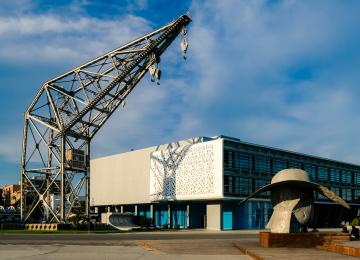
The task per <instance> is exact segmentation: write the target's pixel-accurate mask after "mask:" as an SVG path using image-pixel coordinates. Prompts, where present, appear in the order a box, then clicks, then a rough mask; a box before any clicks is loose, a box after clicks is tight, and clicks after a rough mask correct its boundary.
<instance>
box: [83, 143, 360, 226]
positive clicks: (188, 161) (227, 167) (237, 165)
mask: <svg viewBox="0 0 360 260" xmlns="http://www.w3.org/2000/svg"><path fill="white" fill-rule="evenodd" d="M286 168H300V169H304V170H305V171H307V172H308V173H309V175H310V178H311V179H312V180H313V181H315V182H318V183H321V184H322V185H324V186H327V187H329V188H330V189H331V190H332V191H333V192H335V193H336V194H338V195H340V196H341V197H342V198H344V199H345V200H346V201H347V202H348V203H349V204H350V206H351V207H352V209H351V210H346V209H344V208H342V207H341V206H339V205H336V204H335V203H332V202H331V201H329V200H327V199H326V198H324V197H323V196H321V195H319V194H318V195H316V196H317V197H316V198H315V199H316V201H315V210H314V212H315V214H314V215H315V216H316V217H314V218H313V220H312V222H313V223H314V225H316V226H317V227H338V226H339V223H340V222H341V221H342V220H344V219H347V218H351V217H352V216H355V215H356V214H357V211H358V209H359V207H360V166H359V165H355V164H350V163H344V162H340V161H335V160H329V159H324V158H320V157H316V156H311V155H306V154H300V153H296V152H290V151H285V150H281V149H276V148H271V147H265V146H261V145H256V144H250V143H246V142H243V141H240V140H239V139H237V138H231V137H226V136H218V137H214V138H208V137H200V138H193V139H189V140H183V141H179V142H175V143H170V144H165V145H159V146H157V147H150V148H145V149H141V150H136V151H130V152H127V153H121V154H116V155H112V156H108V157H103V158H99V159H94V160H92V161H91V173H90V174H91V178H90V182H91V183H90V191H91V194H90V204H91V205H92V206H94V207H96V210H97V211H98V212H105V211H118V212H119V211H122V212H134V213H135V214H137V215H140V216H146V217H147V218H152V219H153V221H154V224H155V225H156V226H167V227H180V228H207V229H215V230H227V229H262V228H265V225H266V223H267V221H268V220H269V218H270V216H271V213H272V205H271V203H270V199H269V193H264V194H260V195H259V196H257V197H256V198H254V199H252V200H250V202H248V203H246V204H243V205H241V206H239V205H238V202H239V201H240V200H242V199H243V198H245V197H247V196H248V195H249V194H251V193H252V192H254V191H255V190H257V189H258V188H259V187H262V186H264V185H265V184H267V183H269V182H270V180H271V178H272V176H273V175H274V174H275V173H277V172H279V171H280V170H282V169H286Z"/></svg>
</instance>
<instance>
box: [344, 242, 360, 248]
mask: <svg viewBox="0 0 360 260" xmlns="http://www.w3.org/2000/svg"><path fill="white" fill-rule="evenodd" d="M341 244H342V245H344V246H350V247H354V248H360V241H348V242H342V243H341Z"/></svg>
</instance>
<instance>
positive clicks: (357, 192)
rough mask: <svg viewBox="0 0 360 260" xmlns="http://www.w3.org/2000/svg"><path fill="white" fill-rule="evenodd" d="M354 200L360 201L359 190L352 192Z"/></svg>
mask: <svg viewBox="0 0 360 260" xmlns="http://www.w3.org/2000/svg"><path fill="white" fill-rule="evenodd" d="M354 200H357V201H360V189H355V190H354Z"/></svg>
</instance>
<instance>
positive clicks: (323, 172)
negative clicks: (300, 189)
mask: <svg viewBox="0 0 360 260" xmlns="http://www.w3.org/2000/svg"><path fill="white" fill-rule="evenodd" d="M317 177H318V180H319V181H326V180H327V179H328V176H327V168H325V167H318V176H317Z"/></svg>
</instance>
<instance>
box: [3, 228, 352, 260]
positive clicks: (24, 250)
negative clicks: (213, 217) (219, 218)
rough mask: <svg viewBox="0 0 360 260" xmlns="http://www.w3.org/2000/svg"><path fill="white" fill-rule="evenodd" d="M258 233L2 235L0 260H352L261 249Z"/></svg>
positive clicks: (303, 251)
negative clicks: (292, 259) (255, 259)
mask: <svg viewBox="0 0 360 260" xmlns="http://www.w3.org/2000/svg"><path fill="white" fill-rule="evenodd" d="M258 232H259V231H225V232H224V231H222V232H211V231H189V230H185V231H177V232H138V233H111V234H0V259H80V260H81V259H162V260H167V259H169V260H176V259H195V260H196V259H206V260H212V259H225V260H226V259H239V260H241V259H253V258H252V257H250V256H248V255H245V254H244V252H245V251H247V252H250V253H252V254H255V255H256V256H259V257H260V258H261V259H289V258H294V259H303V260H307V259H309V260H310V259H311V260H314V259H320V260H321V259H324V260H325V259H326V260H329V259H335V260H336V259H354V258H353V257H348V256H344V255H340V254H336V253H331V252H327V251H322V250H318V249H312V248H303V249H286V248H261V247H260V246H259V242H258ZM349 243H352V242H349ZM356 243H357V242H356ZM354 245H355V244H354ZM250 255H251V254H250Z"/></svg>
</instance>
